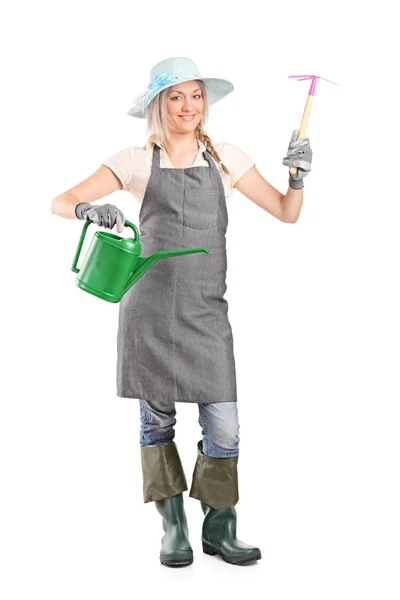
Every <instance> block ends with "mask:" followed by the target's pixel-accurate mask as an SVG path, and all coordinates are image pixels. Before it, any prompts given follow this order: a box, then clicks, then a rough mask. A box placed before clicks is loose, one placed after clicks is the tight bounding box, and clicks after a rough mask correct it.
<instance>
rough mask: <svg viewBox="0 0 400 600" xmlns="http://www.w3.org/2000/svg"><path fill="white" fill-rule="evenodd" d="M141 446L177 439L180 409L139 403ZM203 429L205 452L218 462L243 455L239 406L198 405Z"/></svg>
mask: <svg viewBox="0 0 400 600" xmlns="http://www.w3.org/2000/svg"><path fill="white" fill-rule="evenodd" d="M139 403H140V445H141V446H153V445H157V444H167V443H168V442H172V440H173V439H174V437H175V429H174V427H175V424H176V418H175V416H176V408H175V403H173V406H172V408H169V409H166V408H165V406H162V405H161V404H157V403H156V402H154V401H151V402H150V401H148V400H139ZM197 406H198V407H199V425H200V427H201V433H202V435H203V444H202V451H203V454H205V455H206V456H212V457H214V458H232V457H234V456H238V454H239V439H240V438H239V420H238V409H237V402H214V403H211V404H198V405H197Z"/></svg>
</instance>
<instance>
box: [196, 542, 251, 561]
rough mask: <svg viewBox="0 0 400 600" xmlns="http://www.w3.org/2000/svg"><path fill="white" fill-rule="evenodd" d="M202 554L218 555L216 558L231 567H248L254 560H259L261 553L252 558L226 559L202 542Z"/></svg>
mask: <svg viewBox="0 0 400 600" xmlns="http://www.w3.org/2000/svg"><path fill="white" fill-rule="evenodd" d="M203 552H204V553H205V554H209V555H210V556H214V555H215V554H218V556H220V557H221V558H222V559H223V560H224V561H225V562H227V563H230V564H231V565H248V564H250V563H252V562H254V561H256V560H260V559H261V552H259V553H258V554H257V555H256V556H252V557H244V558H228V557H227V556H225V555H224V554H222V552H219V550H216V549H215V548H212V547H211V546H209V545H208V544H205V543H204V542H203Z"/></svg>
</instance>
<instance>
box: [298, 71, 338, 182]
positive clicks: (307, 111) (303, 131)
mask: <svg viewBox="0 0 400 600" xmlns="http://www.w3.org/2000/svg"><path fill="white" fill-rule="evenodd" d="M289 77H298V79H297V81H304V80H305V79H312V83H311V87H310V91H309V92H308V97H307V102H306V105H305V107H304V113H303V118H302V120H301V124H300V129H299V134H298V136H297V139H298V140H299V139H300V138H302V137H305V135H306V129H307V124H308V117H309V116H310V113H311V106H312V101H313V98H314V93H315V86H316V83H317V79H325V77H320V76H319V75H289ZM325 81H329V83H335V82H334V81H330V80H329V79H325ZM335 85H339V84H338V83H335ZM289 173H291V175H295V174H296V173H297V167H290V169H289Z"/></svg>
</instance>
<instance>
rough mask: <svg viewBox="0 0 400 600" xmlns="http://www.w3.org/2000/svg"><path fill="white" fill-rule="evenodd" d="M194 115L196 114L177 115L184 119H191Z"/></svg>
mask: <svg viewBox="0 0 400 600" xmlns="http://www.w3.org/2000/svg"><path fill="white" fill-rule="evenodd" d="M195 116H196V115H178V117H179V118H181V119H184V120H185V121H191V120H192V119H194V117H195Z"/></svg>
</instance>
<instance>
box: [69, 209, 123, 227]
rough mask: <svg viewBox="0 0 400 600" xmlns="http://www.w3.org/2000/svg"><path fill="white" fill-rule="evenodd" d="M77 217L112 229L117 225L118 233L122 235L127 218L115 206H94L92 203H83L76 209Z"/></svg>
mask: <svg viewBox="0 0 400 600" xmlns="http://www.w3.org/2000/svg"><path fill="white" fill-rule="evenodd" d="M75 215H76V216H77V218H78V219H86V220H88V219H90V220H91V221H93V223H95V224H96V225H100V226H101V227H107V228H108V229H112V228H113V227H114V225H115V224H117V231H118V233H121V232H122V230H123V228H124V224H125V217H124V213H123V212H122V210H120V209H119V208H117V207H116V206H115V205H114V204H98V205H95V206H93V205H92V204H90V202H81V203H80V204H77V205H76V207H75Z"/></svg>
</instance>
